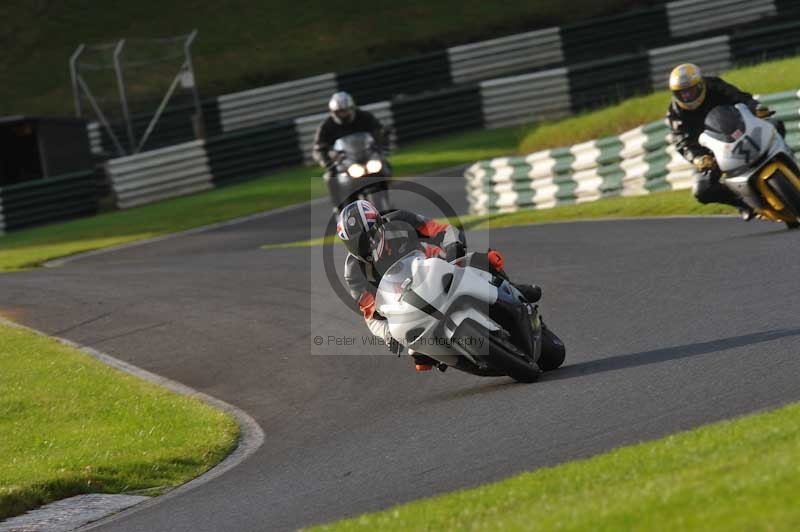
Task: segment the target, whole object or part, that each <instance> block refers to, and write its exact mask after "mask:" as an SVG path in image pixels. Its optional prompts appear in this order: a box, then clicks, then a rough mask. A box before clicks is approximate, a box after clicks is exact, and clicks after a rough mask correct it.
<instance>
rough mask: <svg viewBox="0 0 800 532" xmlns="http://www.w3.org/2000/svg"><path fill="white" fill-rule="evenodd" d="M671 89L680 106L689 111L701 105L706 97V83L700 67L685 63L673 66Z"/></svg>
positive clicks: (670, 79)
mask: <svg viewBox="0 0 800 532" xmlns="http://www.w3.org/2000/svg"><path fill="white" fill-rule="evenodd" d="M669 90H671V91H672V95H673V97H674V98H675V103H677V104H678V107H681V108H682V109H687V110H689V111H692V110H694V109H697V108H698V107H700V105H701V104H702V103H703V100H705V99H706V83H705V81H704V80H703V74H702V73H701V72H700V67H698V66H697V65H693V64H692V63H683V64H682V65H678V66H676V67H675V68H673V69H672V72H671V73H670V75H669Z"/></svg>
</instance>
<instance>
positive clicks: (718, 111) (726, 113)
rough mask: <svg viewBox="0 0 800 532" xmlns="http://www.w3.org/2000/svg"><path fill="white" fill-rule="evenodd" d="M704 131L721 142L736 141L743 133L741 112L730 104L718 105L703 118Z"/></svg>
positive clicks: (744, 127) (743, 124)
mask: <svg viewBox="0 0 800 532" xmlns="http://www.w3.org/2000/svg"><path fill="white" fill-rule="evenodd" d="M704 126H705V132H706V134H708V136H710V137H712V138H715V139H717V140H719V141H721V142H725V143H731V142H736V141H737V140H738V139H740V138H741V137H742V135H744V132H745V131H746V126H745V123H744V119H743V118H742V114H741V113H740V112H739V110H738V109H736V108H735V107H734V106H732V105H718V106H717V107H715V108H713V109H712V110H711V112H710V113H708V116H706V120H705V124H704Z"/></svg>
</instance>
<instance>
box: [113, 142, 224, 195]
mask: <svg viewBox="0 0 800 532" xmlns="http://www.w3.org/2000/svg"><path fill="white" fill-rule="evenodd" d="M106 174H107V175H108V178H109V180H110V181H111V188H112V190H113V192H114V196H115V199H116V205H117V207H119V208H121V209H124V208H128V207H135V206H138V205H144V204H146V203H152V202H154V201H159V200H162V199H166V198H171V197H175V196H182V195H185V194H191V193H194V192H200V191H203V190H208V189H210V188H212V186H213V185H212V183H211V170H210V168H209V165H208V157H207V156H206V152H205V146H204V143H203V142H202V141H193V142H187V143H185V144H178V145H177V146H170V147H169V148H162V149H160V150H154V151H150V152H147V153H141V154H138V155H132V156H129V157H121V158H119V159H112V160H110V161H108V162H107V163H106Z"/></svg>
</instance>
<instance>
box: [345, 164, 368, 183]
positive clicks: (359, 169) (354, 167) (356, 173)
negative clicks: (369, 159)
mask: <svg viewBox="0 0 800 532" xmlns="http://www.w3.org/2000/svg"><path fill="white" fill-rule="evenodd" d="M347 173H348V174H350V177H354V178H356V179H358V178H359V177H364V174H365V173H366V170H365V169H364V167H363V166H361V165H360V164H351V165H350V167H349V168H348V169H347Z"/></svg>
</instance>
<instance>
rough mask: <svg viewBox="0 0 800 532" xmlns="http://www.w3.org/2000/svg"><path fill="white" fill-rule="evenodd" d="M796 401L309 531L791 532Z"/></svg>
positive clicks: (799, 407)
mask: <svg viewBox="0 0 800 532" xmlns="http://www.w3.org/2000/svg"><path fill="white" fill-rule="evenodd" d="M798 493H800V404H793V405H789V406H786V407H783V408H780V409H778V410H775V411H772V412H768V413H762V414H758V415H752V416H748V417H744V418H740V419H735V420H732V421H725V422H721V423H717V424H713V425H708V426H705V427H702V428H699V429H696V430H693V431H689V432H681V433H678V434H674V435H671V436H668V437H665V438H663V439H659V440H656V441H652V442H648V443H642V444H639V445H634V446H630V447H622V448H618V449H616V450H613V451H611V452H609V453H605V454H602V455H598V456H595V457H593V458H590V459H588V460H580V461H575V462H570V463H566V464H563V465H560V466H557V467H552V468H545V469H540V470H537V471H534V472H531V473H524V474H521V475H518V476H515V477H513V478H510V479H508V480H504V481H501V482H497V483H493V484H488V485H485V486H481V487H479V488H475V489H470V490H464V491H459V492H456V493H452V494H448V495H442V496H439V497H433V498H431V499H427V500H423V501H418V502H413V503H410V504H406V505H402V506H398V507H395V508H391V509H389V510H386V511H384V512H379V513H374V514H368V515H363V516H360V517H354V518H352V519H348V520H345V521H341V522H339V523H334V524H331V525H327V526H320V527H317V528H313V529H311V530H315V531H329V532H344V531H356V530H381V531H392V530H397V531H401V530H402V531H408V530H415V531H443V530H475V531H478V530H486V531H488V530H503V531H507V530H542V531H553V530H558V531H584V530H592V531H597V532H606V531H607V532H618V531H620V530H681V531H698V532H706V531H723V530H724V531H751V530H753V531H755V530H765V531H766V530H769V531H786V532H790V531H794V530H798V528H800V505H798V504H797V494H798Z"/></svg>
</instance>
